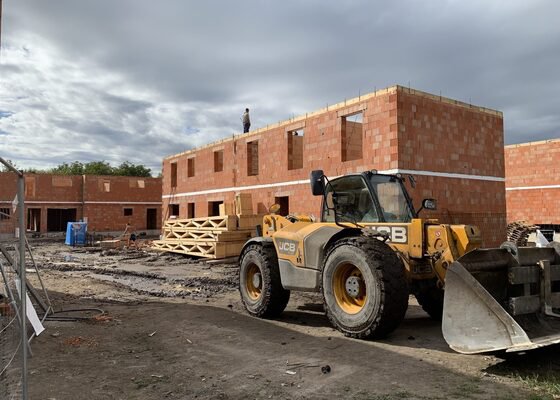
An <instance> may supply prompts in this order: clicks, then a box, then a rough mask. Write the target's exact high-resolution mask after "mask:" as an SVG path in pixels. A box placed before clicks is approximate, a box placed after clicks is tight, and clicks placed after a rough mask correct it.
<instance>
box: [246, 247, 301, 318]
mask: <svg viewBox="0 0 560 400" xmlns="http://www.w3.org/2000/svg"><path fill="white" fill-rule="evenodd" d="M239 293H240V294H241V301H242V302H243V305H244V306H245V309H246V310H247V312H248V313H249V314H251V315H253V316H255V317H259V318H274V317H277V316H278V315H280V314H281V313H282V311H284V309H285V308H286V305H287V304H288V301H289V300H290V291H289V290H286V289H284V288H283V287H282V282H281V279H280V270H279V269H278V258H277V256H276V251H275V250H274V248H273V247H272V246H266V245H264V246H263V245H261V244H251V245H249V246H247V248H246V249H245V250H244V251H243V254H242V255H241V261H240V263H239Z"/></svg>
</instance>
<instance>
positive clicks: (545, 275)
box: [442, 247, 560, 354]
mask: <svg viewBox="0 0 560 400" xmlns="http://www.w3.org/2000/svg"><path fill="white" fill-rule="evenodd" d="M516 250H517V251H514V252H513V254H514V255H512V253H510V252H508V250H506V249H488V250H474V251H471V252H470V253H467V254H465V255H464V256H463V257H461V258H459V259H458V260H457V261H456V262H454V263H453V264H451V265H450V266H449V268H448V270H447V274H446V277H445V295H444V308H443V320H442V330H443V336H444V338H445V340H446V341H447V343H448V344H449V346H450V347H451V348H452V349H453V350H455V351H458V352H459V353H465V354H473V353H482V352H487V351H496V350H505V351H506V352H513V351H525V350H530V349H535V348H538V347H544V346H548V345H551V344H555V343H560V256H559V255H558V253H556V251H555V250H554V249H553V248H528V247H525V248H519V249H516Z"/></svg>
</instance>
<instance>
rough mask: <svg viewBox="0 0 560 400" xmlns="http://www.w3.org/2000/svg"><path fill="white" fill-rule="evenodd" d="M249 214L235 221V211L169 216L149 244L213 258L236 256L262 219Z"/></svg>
mask: <svg viewBox="0 0 560 400" xmlns="http://www.w3.org/2000/svg"><path fill="white" fill-rule="evenodd" d="M244 217H249V216H248V215H247V216H244ZM251 217H254V218H253V219H252V220H249V219H247V218H244V219H242V220H239V221H238V216H237V215H222V216H215V217H203V218H191V219H170V220H167V221H165V223H164V226H163V235H162V239H161V240H155V241H154V242H153V244H152V248H153V249H154V250H159V251H168V252H173V253H181V254H188V255H192V256H199V257H206V258H215V259H219V258H227V257H232V256H238V255H239V254H240V253H241V249H242V248H243V245H244V244H245V242H246V241H247V239H249V238H250V237H251V236H253V235H254V234H255V226H256V225H257V224H260V223H261V221H262V216H258V215H252V216H251Z"/></svg>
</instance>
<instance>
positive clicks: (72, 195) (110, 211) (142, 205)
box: [0, 173, 162, 233]
mask: <svg viewBox="0 0 560 400" xmlns="http://www.w3.org/2000/svg"><path fill="white" fill-rule="evenodd" d="M16 180H17V178H16V175H15V174H13V173H0V207H3V208H4V207H11V201H12V200H13V199H14V196H15V194H16V192H17V184H16ZM25 180H26V196H25V202H26V219H27V210H28V209H29V208H32V209H40V210H41V211H40V215H41V216H40V223H41V226H40V231H41V232H43V233H45V232H47V209H50V208H57V209H68V208H75V209H76V219H78V220H80V219H82V218H84V217H86V218H87V219H88V229H89V230H90V231H98V232H100V231H120V230H124V227H125V225H126V223H127V222H130V223H132V224H133V225H134V227H135V228H136V229H138V230H145V229H147V209H150V208H152V209H155V210H156V229H160V228H161V220H162V215H161V178H137V177H115V176H90V175H86V176H59V175H49V174H29V175H27V174H26V176H25ZM104 182H109V185H110V191H109V192H105V190H104V188H105V186H104ZM139 182H141V183H139ZM142 186H143V187H142ZM124 208H132V209H133V215H132V216H124ZM14 228H15V219H13V218H12V219H11V220H8V221H3V220H2V221H0V233H13V232H14Z"/></svg>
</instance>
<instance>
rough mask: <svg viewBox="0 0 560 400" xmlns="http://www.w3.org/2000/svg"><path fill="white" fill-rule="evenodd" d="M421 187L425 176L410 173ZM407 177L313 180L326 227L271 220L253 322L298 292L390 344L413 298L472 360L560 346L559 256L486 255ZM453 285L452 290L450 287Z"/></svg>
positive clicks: (547, 251)
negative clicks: (412, 189)
mask: <svg viewBox="0 0 560 400" xmlns="http://www.w3.org/2000/svg"><path fill="white" fill-rule="evenodd" d="M409 178H410V180H411V184H412V185H413V186H414V179H413V177H409ZM403 181H404V178H403V177H402V176H401V175H400V174H398V175H384V174H379V173H377V172H376V171H367V172H363V173H359V174H351V175H345V176H342V177H338V178H336V179H332V180H330V181H329V180H328V179H327V177H326V176H325V175H324V174H323V171H321V170H318V171H313V172H312V173H311V189H312V192H313V194H314V195H320V196H323V204H322V213H321V221H320V222H315V221H313V220H312V218H311V217H310V216H305V215H288V216H286V217H283V216H280V215H277V214H276V213H277V212H278V211H279V206H278V205H273V206H272V207H271V209H270V214H268V215H265V216H264V217H263V223H262V227H260V229H259V235H258V236H257V237H254V238H252V239H250V240H249V241H248V242H247V243H246V244H245V246H244V248H243V250H242V252H241V255H240V259H239V263H240V274H239V290H240V293H241V299H242V301H243V304H244V306H245V308H246V310H247V311H248V312H249V314H251V315H253V316H257V317H262V318H274V317H277V316H278V315H279V314H281V313H282V311H283V310H284V309H285V307H286V305H287V303H288V301H289V298H290V291H291V290H296V291H297V290H299V291H312V292H321V293H322V295H323V303H324V309H325V312H326V315H327V317H328V318H329V320H330V321H331V323H332V324H333V325H334V326H335V327H336V328H337V329H339V330H340V331H341V332H343V333H344V334H345V335H347V336H350V337H354V338H363V339H366V338H382V337H384V336H386V335H387V334H389V333H390V332H391V331H393V330H394V329H396V328H397V327H398V326H399V324H400V323H401V321H402V319H403V318H404V315H405V312H406V309H407V307H408V298H409V294H411V293H412V294H414V295H415V297H416V299H417V300H418V303H419V304H420V305H421V306H422V307H423V309H424V310H425V311H426V312H427V313H428V314H429V315H430V316H431V317H433V318H435V319H441V320H442V330H443V335H444V338H445V340H446V341H447V342H448V344H449V345H450V347H451V348H453V349H454V350H456V351H458V352H461V353H479V352H487V351H496V350H506V351H521V350H528V349H531V348H537V347H542V346H546V345H549V344H553V343H559V342H560V315H559V314H558V312H559V311H558V308H560V257H559V255H558V254H557V253H556V251H555V250H554V249H553V248H541V249H535V248H516V247H515V246H513V245H511V244H509V243H508V244H506V245H505V246H504V248H500V249H479V247H480V245H481V242H482V241H481V235H480V231H479V230H478V228H476V227H475V226H470V225H448V224H440V223H438V221H437V220H433V219H425V220H424V219H421V218H419V217H418V213H419V212H420V210H422V209H423V208H425V209H431V210H434V209H435V208H436V203H435V200H433V199H425V200H424V201H423V202H422V207H420V209H419V210H417V211H416V210H415V209H414V207H413V204H412V201H411V198H410V196H409V195H408V193H407V191H406V188H405V186H404V184H403ZM444 289H445V290H444Z"/></svg>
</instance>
